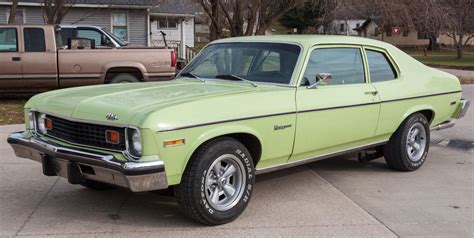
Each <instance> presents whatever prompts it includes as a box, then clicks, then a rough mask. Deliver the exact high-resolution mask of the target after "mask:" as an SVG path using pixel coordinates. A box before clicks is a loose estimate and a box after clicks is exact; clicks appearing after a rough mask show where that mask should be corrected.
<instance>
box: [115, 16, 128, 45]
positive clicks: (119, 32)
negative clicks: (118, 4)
mask: <svg viewBox="0 0 474 238" xmlns="http://www.w3.org/2000/svg"><path fill="white" fill-rule="evenodd" d="M112 32H113V33H114V35H116V36H117V37H119V38H120V39H122V40H124V41H128V19H127V13H124V12H114V13H113V15H112Z"/></svg>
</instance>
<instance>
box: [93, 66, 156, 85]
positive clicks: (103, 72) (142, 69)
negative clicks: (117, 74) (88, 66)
mask: <svg viewBox="0 0 474 238" xmlns="http://www.w3.org/2000/svg"><path fill="white" fill-rule="evenodd" d="M113 68H135V69H138V70H139V71H140V72H141V73H142V75H143V80H144V81H148V72H147V70H146V67H145V66H144V65H143V64H142V63H138V62H111V63H108V64H105V65H104V66H102V69H101V72H100V80H101V81H102V82H105V76H106V75H107V72H108V71H109V70H110V69H113Z"/></svg>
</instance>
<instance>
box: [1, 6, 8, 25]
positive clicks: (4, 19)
mask: <svg viewBox="0 0 474 238" xmlns="http://www.w3.org/2000/svg"><path fill="white" fill-rule="evenodd" d="M8 9H9V8H6V7H0V23H7V11H8Z"/></svg>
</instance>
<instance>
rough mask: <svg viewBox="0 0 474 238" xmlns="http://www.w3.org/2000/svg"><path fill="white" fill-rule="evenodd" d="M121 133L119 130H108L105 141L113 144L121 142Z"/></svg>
mask: <svg viewBox="0 0 474 238" xmlns="http://www.w3.org/2000/svg"><path fill="white" fill-rule="evenodd" d="M119 135H120V134H119V133H118V132H117V131H106V132H105V141H107V143H111V144H118V143H119V142H120V136H119Z"/></svg>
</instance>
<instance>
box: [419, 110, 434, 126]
mask: <svg viewBox="0 0 474 238" xmlns="http://www.w3.org/2000/svg"><path fill="white" fill-rule="evenodd" d="M418 112H419V113H421V114H423V116H425V117H426V119H427V120H428V121H429V122H430V124H431V121H432V120H433V118H434V112H433V111H431V110H421V111H418Z"/></svg>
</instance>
